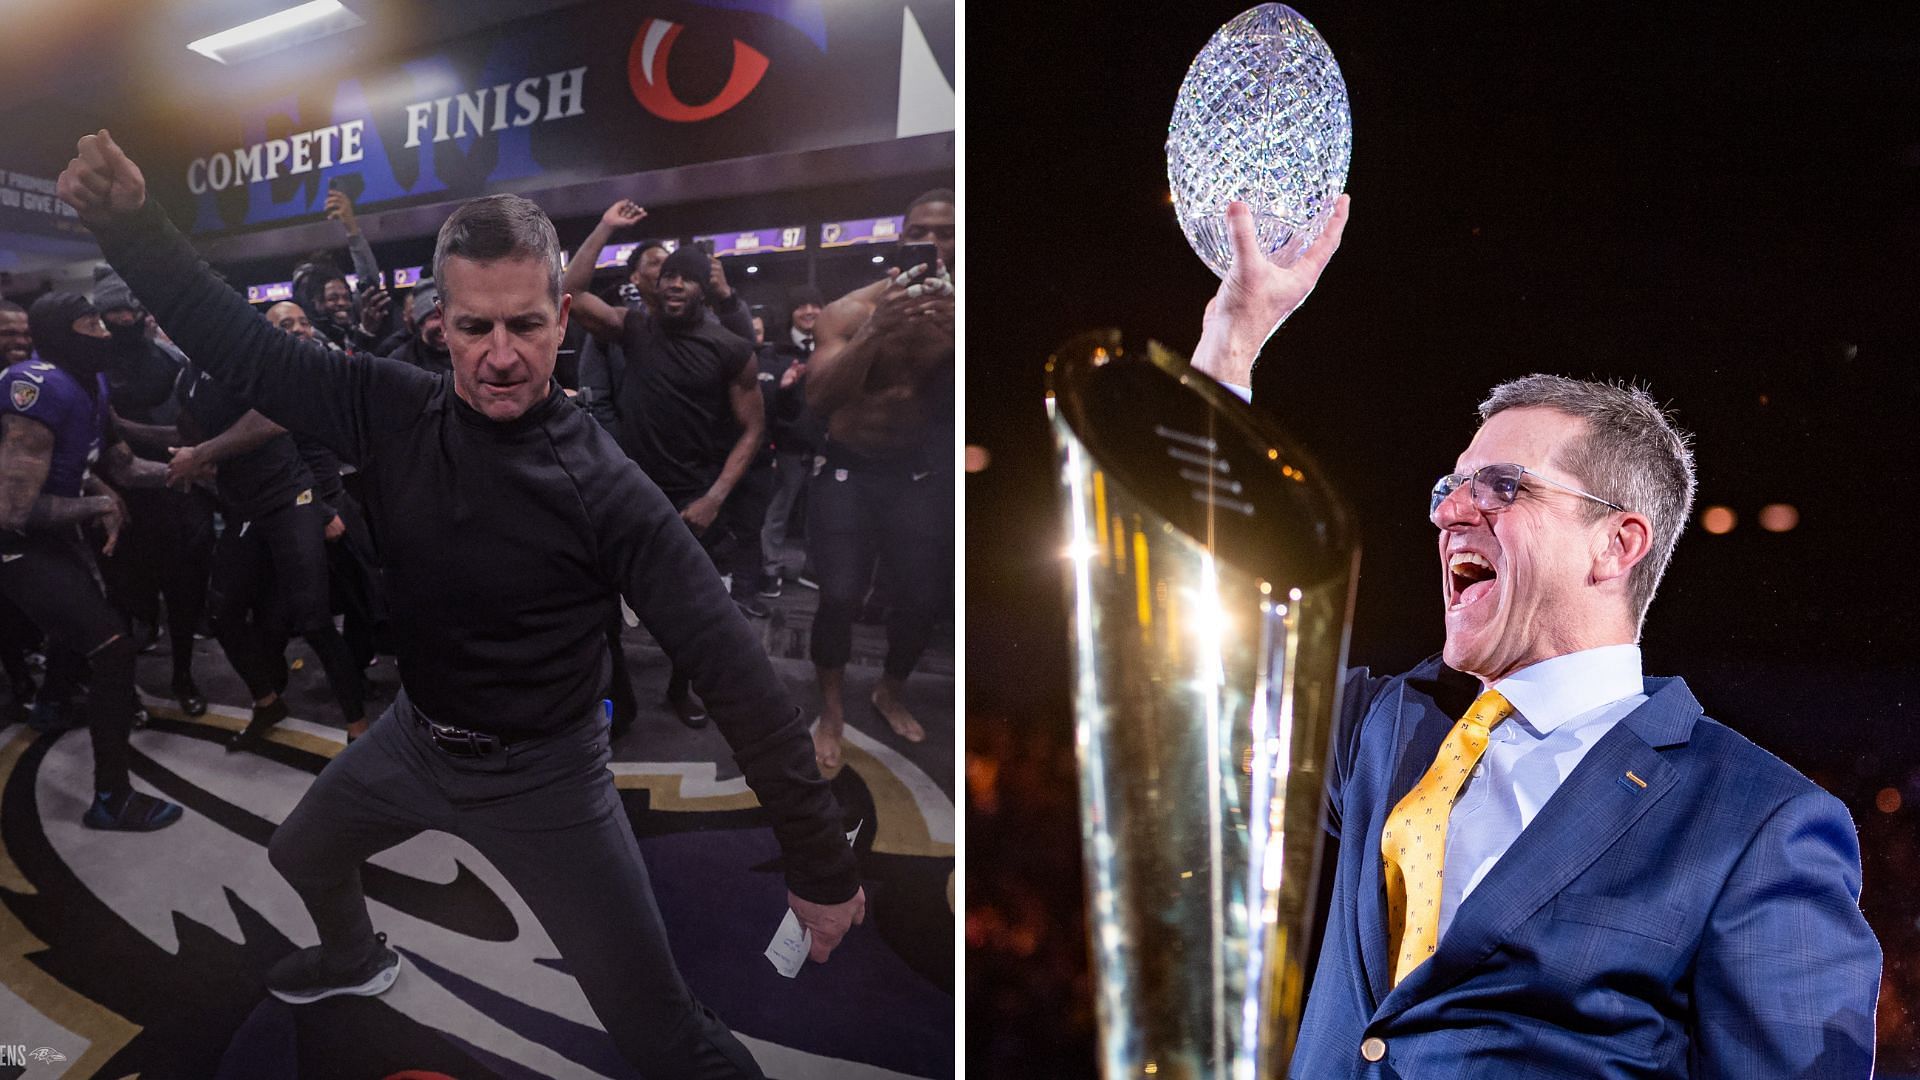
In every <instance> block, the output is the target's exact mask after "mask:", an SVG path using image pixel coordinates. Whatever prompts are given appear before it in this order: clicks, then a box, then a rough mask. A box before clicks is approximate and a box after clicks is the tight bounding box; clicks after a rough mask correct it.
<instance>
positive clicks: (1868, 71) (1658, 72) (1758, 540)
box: [966, 0, 1920, 1077]
mask: <svg viewBox="0 0 1920 1080" xmlns="http://www.w3.org/2000/svg"><path fill="white" fill-rule="evenodd" d="M1244 6H1246V5H1244V4H1242V3H1239V2H1228V3H1212V4H1182V5H1151V6H1148V5H1141V6H1138V7H1133V6H1127V5H1116V4H1111V3H1101V4H1094V3H1085V2H1071V3H1053V4H1045V5H1032V6H1027V5H994V6H992V8H991V10H990V11H988V10H984V9H982V8H980V7H976V8H975V9H974V11H973V12H972V18H971V20H970V23H969V26H968V32H969V33H968V41H967V55H968V59H969V63H968V81H969V86H968V90H967V132H968V143H969V158H968V162H967V168H968V175H969V176H970V177H971V179H972V183H971V185H970V191H969V205H968V207H967V222H968V229H969V231H968V236H967V261H968V264H969V265H968V267H967V268H966V273H967V288H968V300H967V303H968V319H967V325H968V331H967V332H968V344H967V364H966V370H967V441H968V442H969V443H970V444H974V445H977V446H980V447H983V448H984V449H985V450H986V451H987V452H988V454H989V455H990V463H989V464H988V465H987V467H986V468H985V469H984V470H983V471H979V472H975V473H973V474H971V475H969V476H968V478H967V486H966V499H967V502H966V522H967V548H966V551H967V635H966V636H967V669H966V670H967V688H966V693H967V705H966V708H967V743H968V766H967V768H968V789H969V804H968V816H967V834H966V836H967V841H966V842H967V865H968V877H967V884H968V894H967V898H966V902H967V911H968V918H967V928H968V943H967V944H968V963H967V981H968V987H967V997H968V1013H967V1027H968V1035H967V1040H968V1052H967V1053H968V1061H969V1063H970V1065H971V1069H970V1070H969V1071H970V1072H971V1073H972V1074H973V1075H980V1076H1009V1077H1013V1076H1019V1077H1025V1076H1048V1077H1055V1076H1059V1077H1071V1076H1091V1075H1094V1067H1093V1064H1092V1034H1093V1018H1092V1011H1091V1005H1090V1003H1089V999H1088V995H1087V979H1088V975H1087V972H1086V942H1085V925H1084V918H1083V916H1082V911H1081V905H1082V903H1083V897H1082V894H1081V892H1080V873H1081V864H1080V861H1079V832H1078V830H1079V825H1078V821H1077V818H1076V805H1077V799H1078V795H1077V789H1076V786H1075V785H1076V779H1075V774H1074V767H1073V757H1072V743H1071V718H1070V712H1069V708H1068V697H1067V690H1066V687H1067V683H1066V678H1067V664H1068V658H1067V652H1066V648H1065V643H1066V624H1065V616H1064V610H1063V608H1064V605H1063V596H1064V594H1063V588H1062V584H1061V581H1060V577H1059V568H1060V559H1059V557H1058V556H1059V552H1060V551H1061V550H1062V548H1063V547H1064V543H1063V541H1062V540H1061V538H1060V535H1059V528H1058V523H1057V519H1058V516H1059V515H1058V511H1057V509H1056V505H1055V497H1054V493H1053V488H1052V484H1053V479H1054V475H1055V462H1054V456H1053V448H1052V445H1051V442H1050V440H1049V436H1048V432H1047V429H1046V424H1045V417H1044V413H1043V410H1042V404H1041V401H1042V391H1043V384H1042V375H1041V364H1042V362H1043V361H1044V359H1045V357H1046V355H1047V353H1048V352H1049V351H1050V350H1051V349H1052V348H1054V347H1055V346H1057V345H1059V344H1060V343H1061V342H1063V341H1064V340H1065V339H1066V338H1068V337H1069V336H1071V335H1072V334H1074V333H1077V332H1079V331H1082V330H1085V329H1090V328H1094V327H1099V326H1107V325H1113V326H1119V327H1121V328H1122V329H1123V330H1124V331H1125V332H1126V333H1127V335H1128V336H1129V338H1130V339H1132V340H1135V341H1139V340H1142V339H1144V338H1147V337H1154V338H1158V339H1160V340H1161V341H1164V342H1166V343H1167V344H1169V345H1170V346H1173V347H1174V348H1176V349H1177V350H1179V351H1181V352H1185V351H1187V350H1189V349H1190V348H1191V347H1192V345H1193V343H1194V341H1195V339H1196V338H1197V337H1198V333H1199V317H1200V312H1201V309H1202V307H1203V306H1204V305H1205V303H1206V301H1207V299H1208V297H1209V296H1211V295H1212V292H1213V289H1214V288H1215V287H1216V284H1217V282H1216V280H1215V279H1214V278H1213V276H1212V275H1211V274H1210V273H1208V272H1207V270H1206V268H1205V267H1204V266H1203V265H1202V264H1201V263H1200V261H1199V259H1198V258H1197V257H1195V256H1194V255H1193V254H1192V253H1191V251H1190V250H1189V249H1188V248H1187V245H1186V242H1185V240H1184V239H1183V238H1182V236H1181V235H1180V231H1179V226H1178V224H1177V223H1176V222H1175V220H1174V217H1173V212H1172V207H1171V206H1170V205H1169V204H1168V201H1167V182H1166V162H1165V154H1164V149H1163V147H1164V142H1165V137H1166V122H1167V118H1168V116H1170V115H1171V112H1172V108H1173V99H1174V95H1175V93H1176V91H1177V89H1178V87H1179V85H1180V80H1181V78H1182V76H1183V75H1184V74H1185V71H1186V67H1187V64H1188V63H1189V62H1190V61H1191V60H1192V58H1193V56H1194V54H1195V53H1197V52H1198V51H1199V49H1200V47H1201V46H1202V45H1203V44H1204V43H1205V42H1206V40H1207V38H1208V36H1209V35H1210V34H1211V33H1212V32H1213V31H1214V30H1215V29H1216V28H1217V27H1218V26H1219V25H1220V24H1221V23H1224V22H1225V21H1226V20H1228V19H1229V18H1231V17H1232V16H1233V15H1234V14H1236V13H1238V12H1239V11H1240V10H1242V9H1243V7H1244ZM1302 10H1303V13H1304V14H1305V15H1306V16H1307V17H1308V18H1309V19H1311V20H1312V21H1313V22H1314V24H1315V25H1316V26H1317V27H1318V28H1319V30H1320V32H1321V34H1322V35H1323V36H1324V37H1325V38H1326V39H1327V41H1328V43H1329V44H1330V45H1331V46H1332V49H1333V52H1334V55H1335V56H1336V57H1337V58H1338V60H1339V62H1340V65H1341V68H1342V71H1343V72H1344V74H1345V77H1346V82H1347V87H1348V92H1349V94H1350V97H1351V99H1352V108H1353V117H1354V120H1353V126H1354V150H1353V165H1352V169H1351V172H1350V174H1349V180H1348V185H1347V190H1348V191H1349V192H1350V193H1351V194H1352V196H1353V200H1354V205H1353V216H1352V221H1351V223H1350V224H1349V226H1348V229H1347V233H1346V239H1345V243H1344V246H1343V247H1342V249H1341V251H1340V253H1339V254H1338V255H1337V256H1336V257H1335V258H1334V260H1333V263H1332V266H1331V267H1330V268H1329V270H1328V271H1327V274H1326V276H1325V277H1324V278H1323V279H1322V281H1321V284H1320V287H1319V289H1318V290H1317V291H1316V292H1315V293H1314V295H1313V297H1312V298H1311V299H1310V300H1309V301H1308V302H1307V304H1306V305H1305V307H1303V308H1302V309H1301V310H1300V311H1299V312H1298V313H1297V314H1296V315H1295V316H1294V317H1293V318H1292V319H1291V320H1289V322H1288V323H1287V324H1286V325H1285V326H1284V327H1283V328H1282V329H1281V331H1280V332H1279V334H1277V335H1276V336H1275V337H1274V339H1273V341H1271V342H1270V343H1269V344H1268V346H1267V350H1266V352H1265V354H1264V357H1265V359H1264V361H1263V365H1262V366H1261V368H1260V369H1259V371H1258V374H1257V375H1256V378H1255V391H1256V400H1257V401H1259V402H1260V406H1261V407H1262V408H1265V409H1267V410H1270V411H1272V412H1273V413H1274V414H1275V415H1276V416H1277V417H1278V418H1279V419H1280V420H1281V422H1282V423H1283V424H1284V425H1285V426H1286V427H1287V428H1288V429H1289V430H1290V431H1291V432H1292V433H1293V434H1295V435H1296V436H1297V437H1298V438H1300V439H1301V440H1302V441H1303V442H1304V443H1305V444H1306V445H1307V446H1308V447H1310V448H1311V449H1312V450H1313V451H1314V452H1315V454H1316V456H1317V457H1318V458H1319V459H1320V461H1321V462H1322V464H1323V465H1324V466H1326V467H1327V469H1328V471H1329V472H1330V473H1331V474H1332V476H1333V478H1334V480H1335V482H1336V484H1337V485H1338V486H1339V488H1340V489H1341V490H1342V491H1344V492H1345V493H1346V494H1347V496H1348V498H1349V500H1350V501H1351V502H1352V503H1353V505H1354V506H1355V507H1356V508H1357V509H1358V511H1359V513H1360V518H1361V521H1362V524H1363V543H1364V547H1365V554H1364V556H1363V559H1362V572H1361V583H1360V593H1359V604H1358V612H1357V619H1356V623H1355V625H1354V628H1353V636H1352V650H1351V659H1352V661H1353V662H1355V663H1363V664H1368V665H1370V666H1372V667H1374V668H1375V670H1377V671H1378V670H1401V669H1404V668H1406V667H1408V666H1410V665H1412V664H1413V663H1415V662H1417V661H1418V660H1420V659H1421V658H1422V657H1424V656H1426V655H1427V654H1429V653H1431V652H1433V651H1435V650H1436V649H1437V648H1438V647H1439V644H1440V641H1441V625H1440V618H1439V615H1440V606H1439V604H1438V603H1437V597H1436V590H1437V585H1436V571H1435V567H1434V554H1433V547H1432V526H1431V525H1429V524H1428V522H1427V520H1426V518H1425V509H1426V507H1425V499H1426V492H1427V490H1428V488H1429V487H1430V486H1431V485H1432V482H1433V479H1434V477H1436V476H1438V475H1439V474H1440V473H1442V472H1444V471H1447V470H1448V469H1449V468H1450V467H1451V466H1452V463H1453V460H1454V456H1455V455H1456V454H1457V453H1458V451H1459V450H1460V449H1461V448H1463V447H1464V446H1465V445H1466V443H1467V441H1468V440H1469V438H1470V437H1471V435H1472V432H1473V428H1474V421H1475V416H1474V411H1473V409H1474V406H1475V404H1476V403H1477V402H1478V401H1479V400H1480V398H1481V397H1482V396H1484V394H1485V391H1486V390H1487V389H1488V388H1489V387H1490V386H1492V385H1493V384H1494V383H1496V382H1498V381H1500V380H1502V379H1505V378H1510V377H1513V376H1517V375H1523V374H1526V373H1528V372H1532V371H1549V372H1555V373H1560V374H1566V375H1573V376H1580V377H1599V378H1613V377H1626V378H1633V379H1636V380H1639V381H1641V382H1643V383H1645V384H1648V385H1650V386H1651V388H1652V391H1653V393H1654V395H1655V396H1656V397H1658V398H1659V399H1661V400H1662V401H1665V402H1668V403H1670V404H1671V405H1672V406H1673V407H1674V408H1675V409H1676V410H1677V413H1678V418H1679V421H1680V423H1681V425H1682V426H1683V427H1685V428H1687V429H1688V430H1691V431H1693V432H1694V433H1695V434H1696V436H1697V439H1696V452H1697V455H1698V463H1699V471H1700V493H1699V500H1698V503H1697V506H1696V519H1695V521H1694V522H1693V523H1690V525H1689V529H1688V532H1687V533H1686V535H1685V536H1684V537H1683V539H1682V541H1681V543H1680V545H1679V548H1678V549H1677V553H1676V556H1675V561H1674V564H1673V566H1672V569H1671V571H1670V573H1669V575H1668V578H1667V583H1666V584H1665V586H1664V587H1663V588H1662V590H1661V593H1660V596H1659V598H1658V599H1657V600H1656V601H1655V603H1654V606H1653V609H1652V613H1651V616H1650V619H1649V621H1648V624H1647V631H1646V638H1645V641H1644V642H1643V645H1644V649H1645V659H1646V668H1647V671H1648V672H1649V673H1650V674H1679V675H1684V676H1685V677H1686V678H1687V680H1688V682H1689V684H1690V685H1691V686H1692V688H1693V689H1694V691H1695V693H1696V694H1697V695H1698V696H1699V698H1700V699H1701V701H1702V702H1703V703H1704V704H1705V705H1706V707H1707V710H1708V712H1709V714H1711V715H1713V716H1714V717H1716V718H1717V719H1720V720H1722V721H1724V722H1726V723H1728V724H1730V725H1732V726H1733V727H1734V728H1736V729H1737V730H1740V731H1742V732H1744V733H1745V734H1747V735H1748V736H1749V737H1750V738H1752V739H1754V740H1755V741H1756V742H1758V743H1760V744H1761V745H1762V746H1765V747H1767V748H1768V749H1770V750H1773V751H1774V752H1775V753H1778V754H1779V755H1781V756H1782V757H1784V758H1786V759H1787V760H1788V761H1789V762H1791V763H1792V764H1794V765H1795V766H1796V767H1798V768H1799V769H1800V770H1801V771H1803V772H1805V773H1807V774H1808V775H1810V776H1812V777H1813V778H1814V779H1816V780H1817V781H1819V782H1820V783H1821V784H1822V785H1823V786H1825V787H1826V788H1827V789H1828V790H1830V791H1832V792H1834V793H1835V794H1836V795H1838V796H1840V797H1841V798H1842V799H1844V800H1846V802H1847V803H1848V805H1849V806H1850V808H1851V809H1852V811H1853V815H1854V818H1855V820H1856V822H1857V823H1858V824H1859V826H1860V829H1861V840H1862V845H1863V848H1864V849H1865V856H1864V859H1865V880H1866V885H1865V894H1864V896H1863V901H1862V902H1863V906H1864V907H1865V910H1866V912H1867V915H1868V918H1869V919H1870V920H1871V921H1872V923H1873V925H1874V927H1875V929H1876V932H1877V933H1878V934H1879V936H1880V939H1881V943H1882V945H1883V946H1884V948H1885V950H1886V955H1887V973H1886V979H1885V982H1884V985H1883V992H1882V1000H1881V1007H1880V1013H1879V1024H1880V1066H1879V1067H1880V1070H1881V1074H1882V1075H1892V1074H1901V1073H1912V1074H1920V923H1917V921H1916V920H1917V919H1920V897H1916V896H1915V895H1914V889H1913V885H1914V883H1915V882H1916V881H1920V851H1917V850H1916V837H1915V833H1916V830H1915V822H1916V820H1920V818H1917V816H1916V815H1920V737H1916V735H1915V733H1914V732H1913V730H1912V729H1913V727H1914V725H1915V723H1916V721H1920V664H1916V661H1915V648H1914V646H1915V645H1916V643H1920V632H1916V628H1915V618H1916V610H1915V601H1916V600H1917V599H1920V590H1917V589H1916V587H1915V584H1914V574H1913V562H1914V557H1915V554H1916V552H1915V546H1916V545H1915V543H1914V540H1913V533H1912V526H1913V523H1914V522H1915V521H1916V519H1920V514H1917V513H1916V510H1915V499H1916V497H1917V496H1916V491H1915V479H1916V476H1915V474H1916V472H1917V471H1920V470H1917V469H1916V467H1915V456H1916V453H1915V452H1916V449H1920V445H1917V444H1920V438H1917V437H1916V430H1917V429H1920V381H1917V376H1920V364H1917V361H1920V259H1917V258H1916V253H1917V252H1920V26H1916V24H1915V23H1914V21H1913V20H1912V19H1911V18H1905V19H1902V20H1901V21H1900V22H1898V23H1897V24H1896V23H1894V22H1891V21H1888V20H1890V19H1893V18H1898V16H1895V15H1890V14H1889V15H1882V16H1879V17H1877V18H1875V19H1860V18H1849V17H1844V16H1841V15H1839V14H1828V13H1825V12H1824V10H1823V11H1822V13H1819V14H1816V13H1814V10H1813V9H1810V8H1806V7H1798V8H1792V9H1777V10H1776V9H1772V8H1766V7H1758V6H1754V7H1738V8H1736V7H1731V6H1729V7H1725V8H1722V9H1718V10H1712V9H1694V8H1689V9H1688V10H1686V11H1676V10H1672V9H1670V8H1669V7H1668V6H1666V5H1662V6H1647V7H1644V8H1631V7H1621V6H1604V7H1602V6H1592V5H1582V6H1579V7H1577V8H1576V7H1572V6H1543V5H1519V4H1487V5H1479V6H1476V7H1473V8H1466V7H1461V8H1444V7H1434V6H1421V7H1417V8H1416V7H1412V6H1405V7H1402V6H1394V7H1392V9H1391V10H1386V9H1383V7H1382V6H1381V5H1378V4H1359V3H1338V2H1333V0H1319V2H1310V3H1309V4H1308V5H1307V6H1305V7H1303V9H1302ZM1889 10H1891V9H1889ZM1774 502H1785V503H1790V504H1792V505H1793V506H1795V507H1796V508H1797V509H1798V510H1799V513H1800V524H1799V527H1798V528H1796V529H1793V530H1792V531H1790V532H1786V533H1778V534H1776V533H1771V532H1767V531H1764V530H1762V529H1760V528H1759V527H1758V526H1757V524H1756V516H1757V514H1758V511H1759V510H1760V508H1761V507H1762V506H1763V505H1765V504H1768V503H1774ZM1710 506H1725V507H1729V508H1731V509H1732V510H1733V511H1734V512H1735V513H1736V514H1737V516H1738V525H1737V527H1736V528H1734V529H1733V530H1732V531H1731V532H1730V533H1727V534H1725V535H1719V536H1715V535H1708V534H1707V533H1705V532H1704V531H1703V530H1701V529H1700V528H1699V527H1698V517H1697V512H1698V511H1699V510H1700V509H1704V508H1706V507H1710Z"/></svg>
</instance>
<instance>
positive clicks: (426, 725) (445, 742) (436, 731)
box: [411, 709, 533, 758]
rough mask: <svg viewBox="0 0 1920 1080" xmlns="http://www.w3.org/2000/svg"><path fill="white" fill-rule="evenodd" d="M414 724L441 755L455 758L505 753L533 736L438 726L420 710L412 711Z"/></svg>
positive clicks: (448, 725) (445, 725)
mask: <svg viewBox="0 0 1920 1080" xmlns="http://www.w3.org/2000/svg"><path fill="white" fill-rule="evenodd" d="M411 711H412V712H413V719H414V722H415V723H417V724H419V725H420V730H422V731H425V732H426V733H427V738H428V740H429V741H431V742H432V743H433V745H434V747H435V748H437V749H438V750H439V751H440V752H441V753H443V754H448V755H451V756H453V757H462V758H483V757H490V756H492V755H494V754H500V753H505V752H506V749H507V747H509V746H512V745H514V744H516V743H523V742H526V741H527V740H528V739H530V738H533V736H532V735H495V734H492V733H491V732H486V731H475V730H473V729H472V728H463V727H454V726H453V725H452V724H436V723H434V722H433V721H431V720H429V719H427V716H426V714H425V713H423V712H421V711H420V710H419V709H413V710H411Z"/></svg>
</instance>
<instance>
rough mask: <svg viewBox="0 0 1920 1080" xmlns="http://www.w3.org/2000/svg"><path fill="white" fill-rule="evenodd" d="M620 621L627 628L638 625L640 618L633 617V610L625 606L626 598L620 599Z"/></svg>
mask: <svg viewBox="0 0 1920 1080" xmlns="http://www.w3.org/2000/svg"><path fill="white" fill-rule="evenodd" d="M620 619H621V621H622V622H625V623H626V624H627V625H628V626H639V625H640V616H638V615H635V614H634V613H633V609H632V608H630V607H628V606H627V598H626V597H624V596H623V597H621V598H620Z"/></svg>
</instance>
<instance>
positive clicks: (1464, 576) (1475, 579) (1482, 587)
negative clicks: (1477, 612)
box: [1447, 551, 1500, 612]
mask: <svg viewBox="0 0 1920 1080" xmlns="http://www.w3.org/2000/svg"><path fill="white" fill-rule="evenodd" d="M1499 579H1500V572H1499V571H1498V570H1496V569H1494V566H1493V561H1492V560H1490V559H1488V558H1487V557H1486V556H1485V555H1482V554H1480V553H1479V552H1477V551H1455V552H1453V553H1451V554H1449V555H1448V556H1447V610H1448V611H1449V612H1453V611H1459V610H1461V609H1462V608H1465V607H1468V606H1470V605H1472V604H1476V603H1479V602H1480V601H1481V600H1482V599H1484V598H1485V597H1486V596H1487V594H1488V593H1491V592H1492V591H1493V590H1494V588H1495V583H1496V582H1497V581H1499Z"/></svg>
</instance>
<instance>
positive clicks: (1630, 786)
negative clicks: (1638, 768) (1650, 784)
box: [1619, 769, 1647, 795]
mask: <svg viewBox="0 0 1920 1080" xmlns="http://www.w3.org/2000/svg"><path fill="white" fill-rule="evenodd" d="M1619 784H1620V786H1621V787H1623V788H1626V789H1627V790H1628V791H1630V792H1632V793H1634V794H1635V795H1638V794H1640V793H1641V792H1642V791H1645V790H1646V789H1647V782H1646V781H1645V780H1642V779H1640V778H1639V777H1638V776H1635V775H1634V774H1633V770H1632V769H1628V770H1627V775H1625V776H1622V777H1621V778H1620V780H1619Z"/></svg>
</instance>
